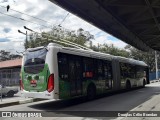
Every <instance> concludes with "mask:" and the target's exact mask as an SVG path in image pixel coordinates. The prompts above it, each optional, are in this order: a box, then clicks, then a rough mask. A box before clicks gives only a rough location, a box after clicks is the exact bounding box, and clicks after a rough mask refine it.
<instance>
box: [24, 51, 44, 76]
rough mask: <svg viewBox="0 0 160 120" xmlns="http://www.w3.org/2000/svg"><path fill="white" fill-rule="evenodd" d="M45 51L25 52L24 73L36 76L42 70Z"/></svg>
mask: <svg viewBox="0 0 160 120" xmlns="http://www.w3.org/2000/svg"><path fill="white" fill-rule="evenodd" d="M46 54H47V50H46V49H45V48H42V49H38V50H34V51H27V52H26V54H25V56H24V71H25V72H26V73H32V74H37V73H39V72H41V71H42V70H43V69H44V64H45V59H46Z"/></svg>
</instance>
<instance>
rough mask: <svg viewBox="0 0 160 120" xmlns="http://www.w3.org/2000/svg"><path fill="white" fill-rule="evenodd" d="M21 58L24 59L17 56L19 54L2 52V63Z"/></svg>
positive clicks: (0, 54)
mask: <svg viewBox="0 0 160 120" xmlns="http://www.w3.org/2000/svg"><path fill="white" fill-rule="evenodd" d="M21 57H22V56H20V55H17V54H11V53H10V52H8V51H5V50H0V61H6V60H11V59H17V58H21Z"/></svg>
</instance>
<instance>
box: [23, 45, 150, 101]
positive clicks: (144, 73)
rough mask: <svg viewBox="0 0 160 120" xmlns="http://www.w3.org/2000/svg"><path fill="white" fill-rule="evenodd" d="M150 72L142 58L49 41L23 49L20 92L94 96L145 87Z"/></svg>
mask: <svg viewBox="0 0 160 120" xmlns="http://www.w3.org/2000/svg"><path fill="white" fill-rule="evenodd" d="M148 74H149V73H148V66H147V65H146V64H145V63H144V62H142V61H137V60H134V59H129V58H124V57H119V56H112V55H109V54H104V53H99V52H94V51H90V50H83V49H75V48H68V47H63V46H60V45H58V44H55V43H50V44H49V45H48V46H47V47H37V48H29V49H27V50H26V52H25V53H24V56H23V61H22V69H21V78H22V80H21V91H22V92H21V93H22V95H23V96H25V97H33V98H45V99H70V98H73V97H78V96H87V98H88V99H93V98H94V97H95V96H96V95H98V94H102V93H107V92H112V91H116V90H121V89H128V90H129V89H131V88H133V87H140V86H142V87H144V86H145V84H147V83H149V82H148Z"/></svg>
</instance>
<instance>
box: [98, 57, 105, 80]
mask: <svg viewBox="0 0 160 120" xmlns="http://www.w3.org/2000/svg"><path fill="white" fill-rule="evenodd" d="M97 77H98V80H102V79H103V78H104V71H103V61H102V60H97Z"/></svg>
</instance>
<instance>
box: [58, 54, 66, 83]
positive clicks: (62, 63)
mask: <svg viewBox="0 0 160 120" xmlns="http://www.w3.org/2000/svg"><path fill="white" fill-rule="evenodd" d="M58 70H59V77H60V78H61V79H62V80H68V60H67V56H66V55H65V54H62V53H59V54H58Z"/></svg>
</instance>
